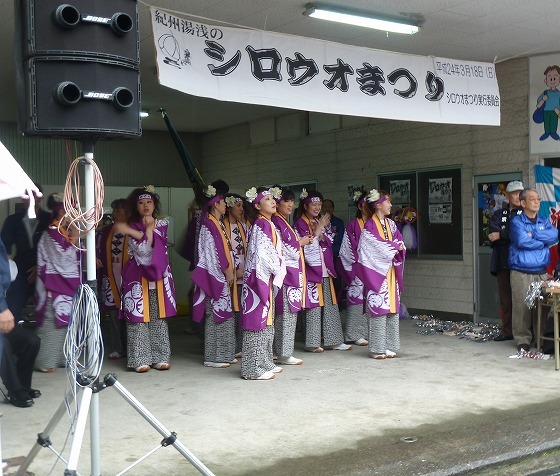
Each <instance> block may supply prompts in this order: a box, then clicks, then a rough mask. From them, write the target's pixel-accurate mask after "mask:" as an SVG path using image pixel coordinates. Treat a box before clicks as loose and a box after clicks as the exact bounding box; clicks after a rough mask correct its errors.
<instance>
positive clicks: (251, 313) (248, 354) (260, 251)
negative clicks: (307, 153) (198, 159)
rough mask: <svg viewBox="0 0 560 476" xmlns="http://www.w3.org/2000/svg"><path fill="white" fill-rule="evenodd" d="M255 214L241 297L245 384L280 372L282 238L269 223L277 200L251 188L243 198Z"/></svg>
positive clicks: (242, 372) (283, 275) (284, 273)
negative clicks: (277, 325)
mask: <svg viewBox="0 0 560 476" xmlns="http://www.w3.org/2000/svg"><path fill="white" fill-rule="evenodd" d="M245 195H246V196H247V199H248V200H249V202H250V203H252V204H253V206H254V207H255V210H256V211H257V214H258V215H257V218H256V219H255V221H254V222H253V227H252V229H251V235H250V238H249V243H248V244H247V258H246V260H245V274H244V275H243V291H242V296H241V327H243V329H244V331H245V332H244V334H243V352H242V354H243V355H242V358H241V376H242V377H243V378H244V379H247V380H271V379H273V378H274V376H275V375H276V374H277V373H279V372H281V371H282V367H278V366H277V365H276V364H275V363H274V360H273V355H272V343H273V339H274V295H275V293H276V292H279V290H280V288H281V287H282V284H283V282H284V277H285V276H286V265H285V264H284V259H283V256H282V238H281V237H280V234H279V233H278V231H277V230H276V228H275V226H274V223H272V215H274V213H276V200H274V197H273V195H272V192H271V190H270V189H267V188H265V187H259V188H258V189H257V188H255V187H252V188H251V189H249V190H248V191H247V193H246V194H245Z"/></svg>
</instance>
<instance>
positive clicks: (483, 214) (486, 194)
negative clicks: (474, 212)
mask: <svg viewBox="0 0 560 476" xmlns="http://www.w3.org/2000/svg"><path fill="white" fill-rule="evenodd" d="M506 186H507V182H485V183H480V184H478V190H477V203H478V246H490V240H489V239H488V233H490V219H491V218H492V215H494V213H495V212H496V211H498V210H501V209H502V208H504V206H506V207H507V205H508V202H507V197H506Z"/></svg>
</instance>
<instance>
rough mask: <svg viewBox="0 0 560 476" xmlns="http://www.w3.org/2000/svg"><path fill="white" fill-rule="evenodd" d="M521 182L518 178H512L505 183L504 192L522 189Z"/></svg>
mask: <svg viewBox="0 0 560 476" xmlns="http://www.w3.org/2000/svg"><path fill="white" fill-rule="evenodd" d="M524 189H525V187H524V186H523V182H520V181H519V180H513V181H511V182H510V183H508V184H507V187H506V192H516V191H517V190H524Z"/></svg>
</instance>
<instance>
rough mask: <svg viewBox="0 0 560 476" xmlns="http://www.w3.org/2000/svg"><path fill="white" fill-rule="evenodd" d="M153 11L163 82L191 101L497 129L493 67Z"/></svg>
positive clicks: (496, 102) (158, 59) (497, 106)
mask: <svg viewBox="0 0 560 476" xmlns="http://www.w3.org/2000/svg"><path fill="white" fill-rule="evenodd" d="M150 10H151V16H152V28H153V33H154V43H155V49H156V55H157V66H158V78H159V82H160V84H162V85H164V86H167V87H170V88H173V89H176V90H178V91H182V92H184V93H187V94H192V95H194V96H202V97H207V98H213V99H218V100H220V101H233V102H240V103H248V104H262V105H266V106H276V107H285V108H290V109H296V110H305V111H315V112H321V113H332V114H342V115H349V116H362V117H379V118H385V119H397V120H406V121H420V122H436V123H449V124H476V125H494V126H497V125H500V93H499V90H498V82H497V79H496V74H495V68H494V65H493V64H491V63H479V62H472V61H460V60H452V59H447V58H437V57H424V56H415V55H403V54H398V53H390V52H385V51H379V50H373V49H369V48H360V47H355V46H348V45H343V44H339V43H332V42H327V41H321V40H316V39H312V38H302V37H297V36H291V35H283V34H279V33H273V32H268V31H262V30H249V29H243V28H228V27H222V26H215V25H208V24H203V23H199V22H196V21H193V20H190V19H187V18H180V17H178V16H176V15H175V14H173V13H170V12H167V11H164V10H161V9H157V8H151V9H150Z"/></svg>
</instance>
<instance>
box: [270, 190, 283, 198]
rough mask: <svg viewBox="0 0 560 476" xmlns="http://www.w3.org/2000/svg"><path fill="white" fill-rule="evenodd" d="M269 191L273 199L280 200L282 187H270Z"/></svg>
mask: <svg viewBox="0 0 560 476" xmlns="http://www.w3.org/2000/svg"><path fill="white" fill-rule="evenodd" d="M270 193H272V196H273V197H274V200H277V201H278V200H280V199H281V198H282V189H281V188H280V187H272V188H271V189H270Z"/></svg>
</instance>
